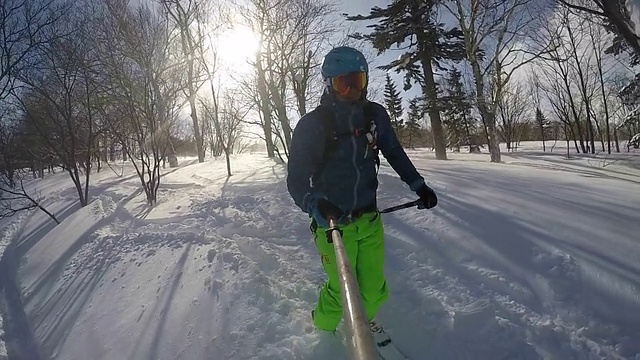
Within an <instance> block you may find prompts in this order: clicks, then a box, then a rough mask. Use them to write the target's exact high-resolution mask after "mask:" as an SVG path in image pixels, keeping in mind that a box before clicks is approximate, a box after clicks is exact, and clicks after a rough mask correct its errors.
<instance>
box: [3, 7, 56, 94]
mask: <svg viewBox="0 0 640 360" xmlns="http://www.w3.org/2000/svg"><path fill="white" fill-rule="evenodd" d="M65 8H66V7H65V6H63V5H62V4H61V3H60V2H58V1H54V0H45V1H40V2H33V1H25V0H3V1H1V2H0V34H1V38H0V102H1V101H3V100H4V99H5V98H6V97H7V96H8V95H9V94H10V92H11V91H12V88H13V86H14V85H15V81H16V80H17V77H16V74H17V73H18V72H20V70H22V69H24V68H26V67H28V66H29V61H30V57H31V55H32V54H33V53H34V51H35V50H36V49H38V48H39V47H40V46H42V45H43V44H45V43H46V42H47V41H48V40H49V39H50V37H49V36H48V34H50V30H51V28H52V27H53V26H54V25H55V24H56V23H57V22H58V20H59V19H60V17H61V16H62V14H63V13H64V10H65ZM0 105H1V104H0Z"/></svg>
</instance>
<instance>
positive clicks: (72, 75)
mask: <svg viewBox="0 0 640 360" xmlns="http://www.w3.org/2000/svg"><path fill="white" fill-rule="evenodd" d="M64 19H65V22H64V23H63V22H60V23H59V24H58V26H57V28H56V29H55V30H56V31H53V32H51V33H49V34H48V39H47V43H46V44H44V45H43V46H41V47H39V48H38V51H37V52H36V53H35V54H34V55H33V56H32V58H33V59H32V60H30V61H31V62H32V66H30V67H29V68H26V69H23V70H22V71H21V72H20V73H19V74H18V79H19V81H20V83H21V84H22V85H21V86H20V87H19V88H16V89H15V91H14V94H15V98H16V99H17V100H18V101H19V102H20V103H21V104H22V109H23V111H24V113H25V114H26V117H25V121H27V122H30V123H31V124H32V125H33V126H32V129H35V131H37V134H38V136H39V138H40V140H41V142H42V143H43V144H45V146H46V148H47V149H49V151H50V152H51V153H53V154H55V157H56V158H57V159H59V161H60V162H61V164H62V165H63V167H64V168H65V170H66V171H67V172H68V174H69V176H70V177H71V179H72V181H73V183H74V185H75V188H76V190H77V192H78V197H79V200H80V204H81V206H86V205H87V204H88V202H89V179H90V174H91V168H92V155H93V150H94V148H95V144H96V139H97V136H98V135H99V129H97V128H96V121H95V118H94V114H95V110H94V104H93V103H94V102H95V96H96V94H97V93H96V86H95V82H94V79H93V74H92V67H93V64H94V59H95V51H94V49H93V48H92V46H91V44H90V43H89V41H88V36H87V34H88V32H87V31H85V30H86V26H87V24H88V19H86V18H85V17H84V16H82V14H80V13H77V12H71V13H68V14H66V15H65V18H64ZM59 34H66V35H64V36H59Z"/></svg>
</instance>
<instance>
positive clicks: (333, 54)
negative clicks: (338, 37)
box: [321, 46, 369, 80]
mask: <svg viewBox="0 0 640 360" xmlns="http://www.w3.org/2000/svg"><path fill="white" fill-rule="evenodd" d="M359 71H364V72H366V73H368V72H369V65H368V64H367V60H366V59H365V58H364V55H363V54H362V53H361V52H360V51H358V50H356V49H354V48H352V47H348V46H340V47H336V48H333V49H331V51H329V52H328V53H327V55H325V57H324V61H323V62H322V70H321V72H322V77H323V78H324V79H325V80H326V79H330V78H332V77H334V76H339V75H345V74H349V73H352V72H359Z"/></svg>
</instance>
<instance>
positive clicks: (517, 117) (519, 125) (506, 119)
mask: <svg viewBox="0 0 640 360" xmlns="http://www.w3.org/2000/svg"><path fill="white" fill-rule="evenodd" d="M529 101H530V99H529V98H528V97H527V93H526V91H525V90H524V89H523V86H521V85H520V84H509V86H507V87H505V88H504V89H503V91H502V96H501V97H500V100H499V101H498V118H499V120H500V121H499V122H498V129H497V130H498V133H499V134H500V137H501V138H502V140H503V141H504V142H505V143H506V145H507V151H512V150H513V149H514V145H515V149H516V150H517V148H518V143H519V142H520V139H521V136H522V134H523V132H524V130H525V128H526V126H527V125H528V123H529V122H528V120H527V118H526V116H527V113H528V112H529V111H530V110H531V108H530V106H529Z"/></svg>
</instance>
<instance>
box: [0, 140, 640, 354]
mask: <svg viewBox="0 0 640 360" xmlns="http://www.w3.org/2000/svg"><path fill="white" fill-rule="evenodd" d="M560 145H561V143H558V146H560ZM409 153H410V157H411V158H412V159H413V160H414V162H415V164H416V166H417V168H418V169H419V170H420V171H421V173H422V174H423V175H424V176H425V177H426V178H427V180H428V182H429V183H430V184H431V185H432V187H433V188H434V189H435V190H436V191H437V192H438V194H439V196H440V199H441V201H440V203H439V205H438V207H437V208H435V209H433V210H431V211H424V210H423V211H419V210H416V209H405V210H402V211H398V212H396V213H392V214H388V215H386V216H385V217H384V222H385V226H386V233H387V236H386V263H385V267H386V273H387V277H388V281H389V286H390V290H391V296H390V299H389V301H388V303H387V304H386V305H384V306H383V308H382V309H381V311H380V314H379V320H380V321H381V322H382V324H383V325H384V326H385V328H386V329H387V332H389V333H390V334H391V336H392V337H393V339H394V341H395V342H396V343H397V344H398V346H399V347H401V348H402V349H403V350H404V351H405V352H406V353H407V354H409V355H410V356H411V357H412V359H416V360H417V359H563V360H564V359H640V311H638V309H639V308H640V262H639V261H638V259H640V238H639V237H638V233H639V232H638V230H639V225H638V224H640V221H639V218H640V156H637V155H638V154H627V153H623V154H622V155H619V156H618V155H616V157H615V158H614V157H605V156H604V155H598V156H596V157H593V156H580V157H578V156H573V157H572V158H571V159H566V158H565V156H564V155H565V154H564V153H563V152H562V151H560V150H559V149H558V148H556V149H554V152H553V153H550V154H549V153H542V152H541V151H539V150H538V148H537V145H536V144H529V146H528V147H527V144H524V147H521V148H520V150H519V151H518V152H514V153H511V154H506V153H505V154H504V156H503V157H504V158H503V160H504V163H503V164H490V163H488V156H487V155H486V154H450V160H448V161H436V160H434V156H433V154H432V153H431V152H428V151H422V150H415V151H409ZM233 170H234V176H232V177H231V178H227V177H226V174H225V172H226V168H225V164H224V160H223V159H220V160H212V161H208V162H205V163H203V164H197V163H195V162H194V161H186V160H183V161H182V165H181V167H180V168H178V169H171V170H170V169H167V171H166V172H165V176H164V177H163V180H162V181H163V184H162V188H161V191H160V199H159V203H158V205H157V206H155V207H154V208H152V209H149V208H147V207H146V206H145V204H144V194H143V193H142V192H141V190H140V188H139V183H138V179H137V178H136V177H135V176H134V175H133V173H132V172H131V171H132V170H131V169H130V168H129V167H128V166H126V167H125V174H124V176H123V177H117V176H115V174H114V173H113V172H111V171H109V169H105V170H103V171H102V172H101V173H100V174H96V175H95V176H94V180H93V187H92V194H93V201H92V203H91V204H90V205H88V206H87V207H85V208H82V209H78V207H77V205H75V202H76V195H75V194H74V192H75V190H74V189H72V188H71V187H70V181H69V179H68V178H67V176H66V175H65V174H56V175H51V176H48V177H46V178H45V179H43V180H37V181H35V182H34V183H32V184H31V185H32V186H36V187H37V188H39V189H40V190H41V191H42V193H43V195H45V196H46V198H47V204H46V205H48V207H50V208H51V210H53V211H55V212H56V214H58V215H60V218H61V219H64V221H63V222H62V224H60V225H58V226H57V227H53V226H52V224H51V221H50V220H49V219H48V218H47V217H46V216H45V215H44V214H42V213H41V212H33V213H31V214H29V215H28V216H25V217H24V218H15V219H14V220H12V222H10V223H9V226H7V227H6V228H9V227H11V226H13V227H12V228H13V229H15V230H13V233H12V235H11V237H12V238H14V239H15V241H17V244H18V245H17V251H18V253H19V254H21V255H23V258H22V263H21V266H20V269H19V280H20V283H21V286H22V296H23V302H24V305H25V311H26V314H27V317H28V320H29V324H30V327H31V329H33V331H34V333H35V337H36V339H37V340H38V341H39V343H40V345H41V352H42V354H43V355H44V356H43V357H44V358H56V359H329V358H330V359H339V358H344V357H345V351H344V349H343V348H341V347H340V346H339V345H338V344H336V343H335V341H336V340H335V339H332V338H331V337H328V336H323V334H319V333H317V332H316V331H314V329H313V326H312V324H311V319H310V316H309V315H310V310H311V309H312V308H313V306H314V305H315V301H316V298H317V291H318V289H319V287H320V286H321V284H322V282H323V281H324V275H323V273H322V270H321V266H320V261H319V258H318V254H317V252H316V250H315V247H314V245H313V242H312V241H311V236H310V233H309V230H308V218H307V217H306V215H305V214H303V213H302V212H300V211H299V209H298V208H297V207H295V205H294V204H293V202H292V200H291V199H290V197H289V195H288V193H287V191H286V186H285V178H286V172H285V168H284V166H283V165H281V164H277V163H275V162H273V161H271V160H269V159H267V158H266V157H265V156H264V154H254V155H251V156H250V155H241V156H236V157H234V159H233ZM379 178H380V190H379V199H380V206H381V207H386V206H391V205H396V204H399V203H402V202H405V201H409V200H413V199H415V195H414V194H412V193H411V192H410V191H409V190H408V189H407V187H406V186H405V185H404V184H403V183H402V182H401V181H400V180H399V179H398V177H397V176H396V175H395V174H394V172H393V170H392V169H391V168H390V167H389V166H388V165H386V164H384V162H383V166H382V168H381V170H380V176H379ZM13 221H15V223H14V222H13ZM11 224H13V225H11ZM5 233H6V230H5ZM2 238H3V239H4V238H6V236H3V237H2Z"/></svg>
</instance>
